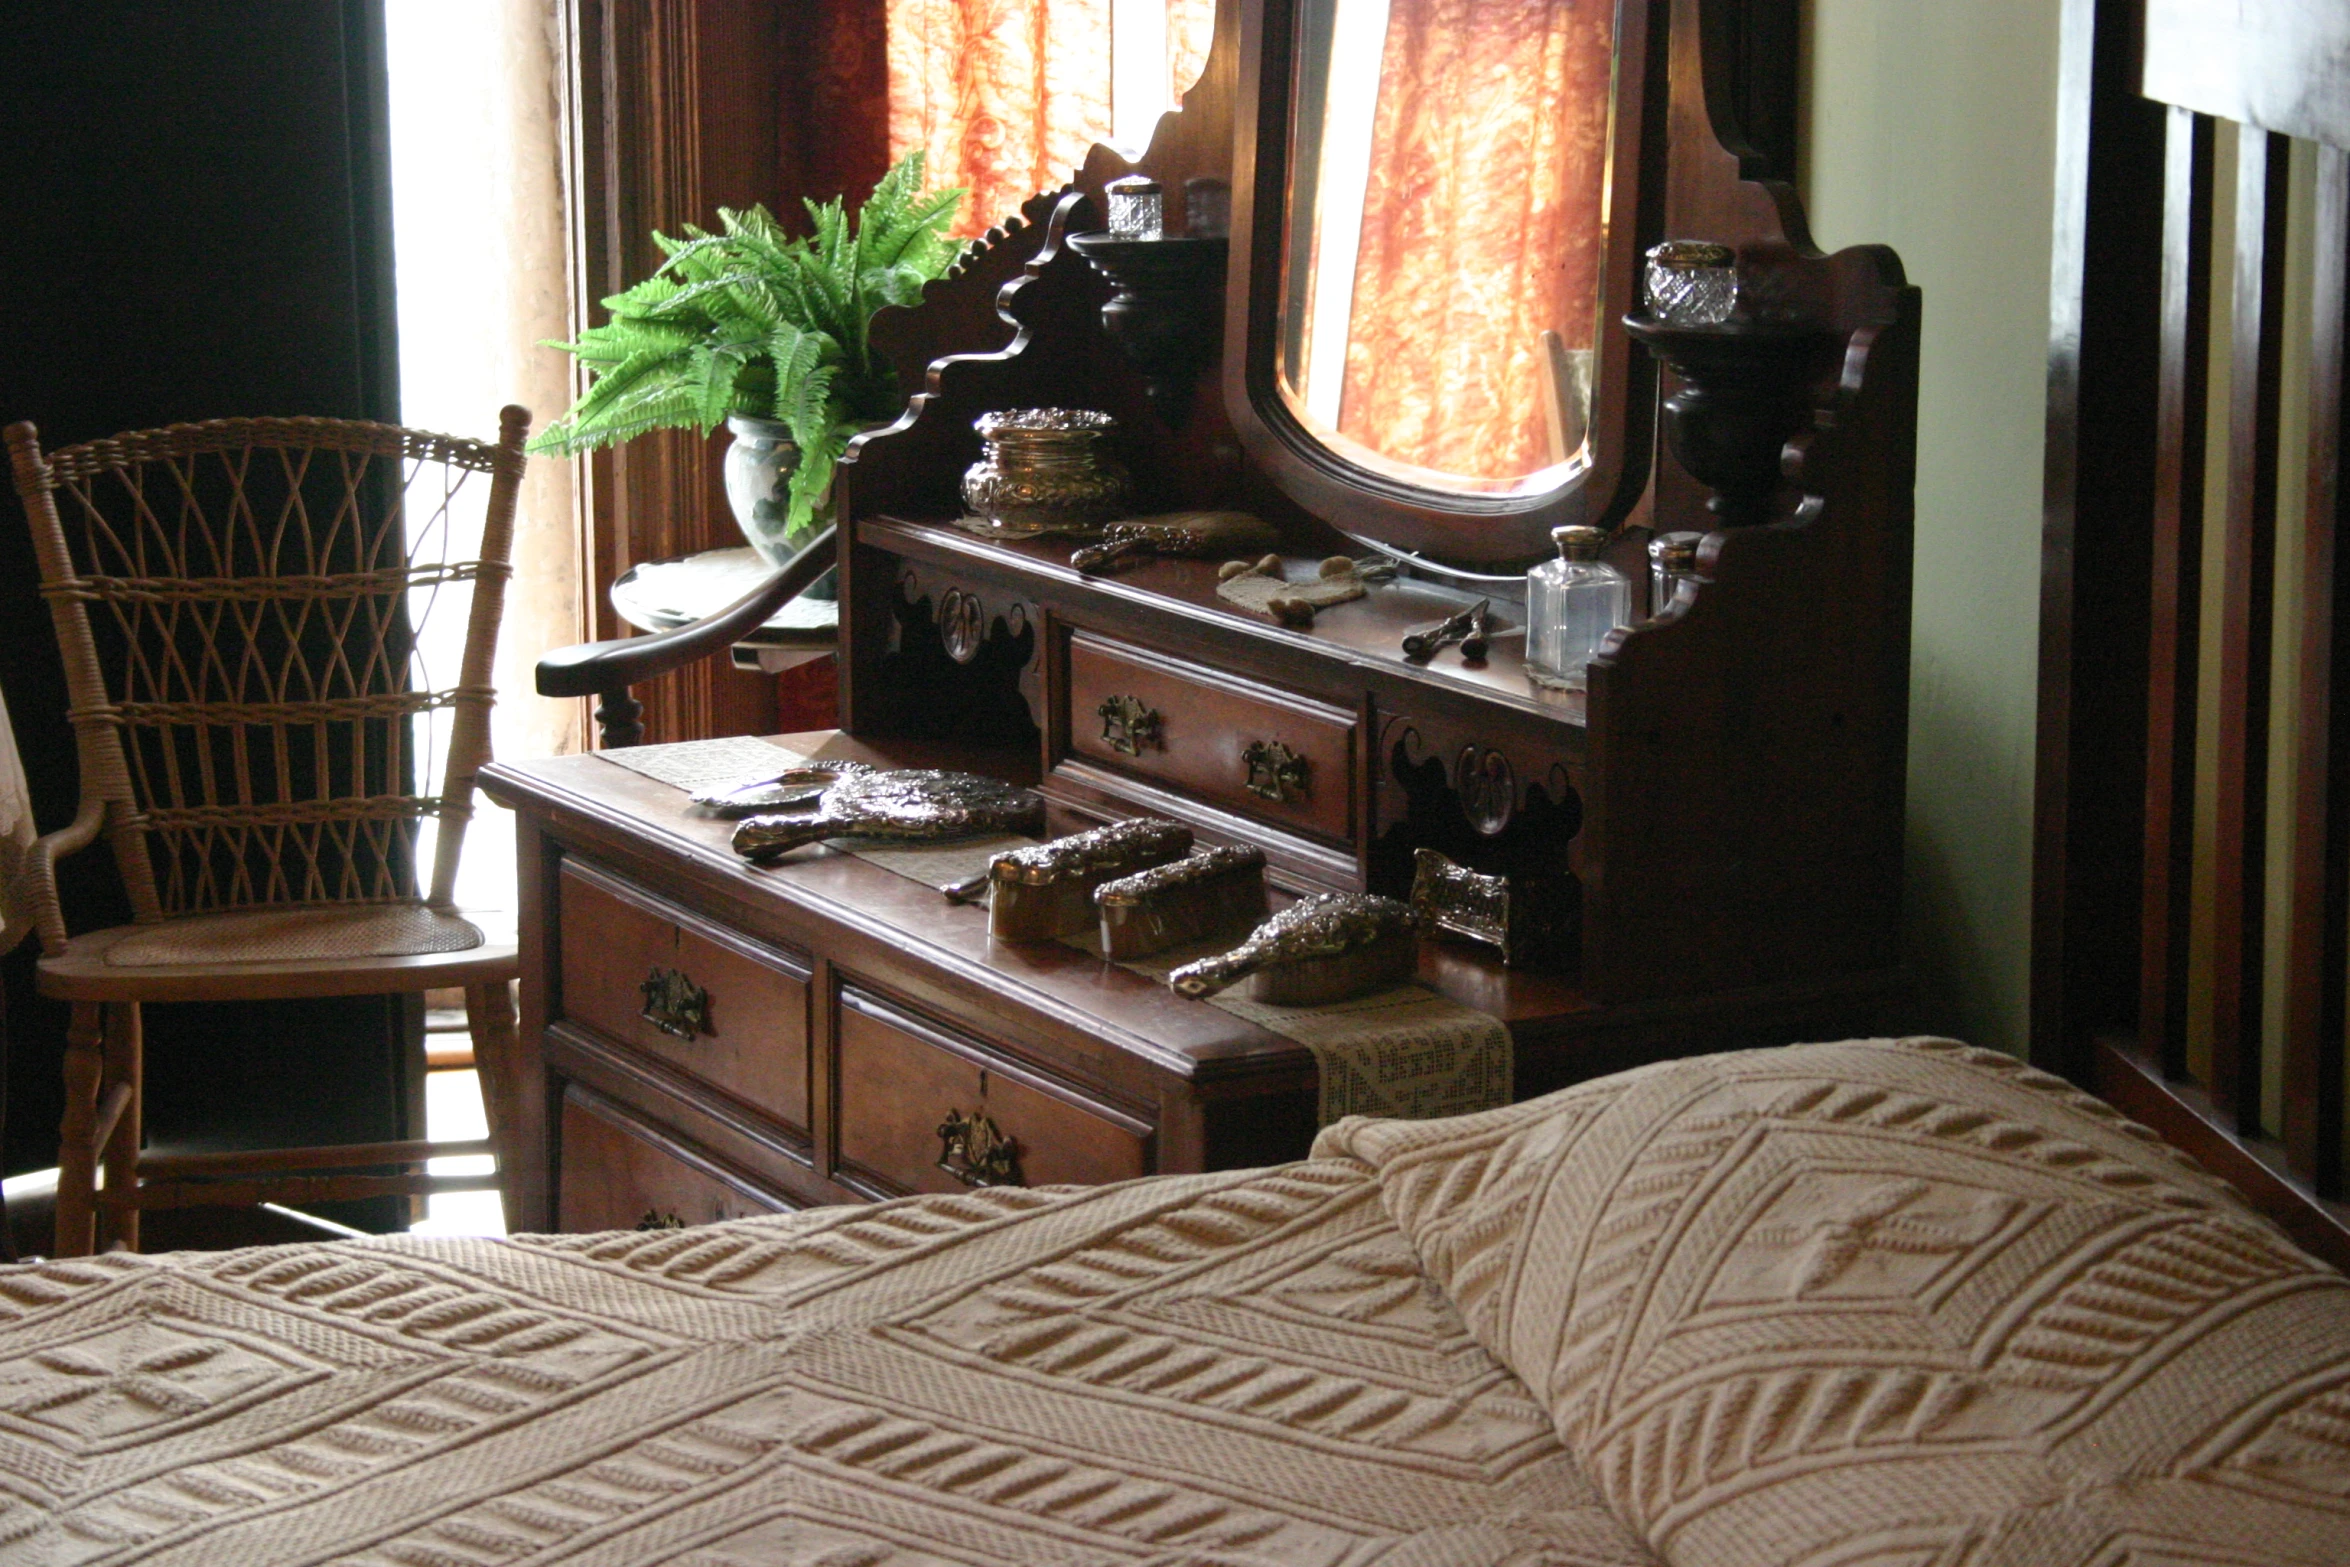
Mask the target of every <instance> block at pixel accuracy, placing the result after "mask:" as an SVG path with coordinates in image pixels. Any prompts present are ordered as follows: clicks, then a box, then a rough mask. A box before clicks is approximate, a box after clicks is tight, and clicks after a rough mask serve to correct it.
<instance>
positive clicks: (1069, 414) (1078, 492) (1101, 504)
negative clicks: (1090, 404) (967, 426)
mask: <svg viewBox="0 0 2350 1567" xmlns="http://www.w3.org/2000/svg"><path fill="white" fill-rule="evenodd" d="M972 428H974V429H976V430H977V431H978V432H979V438H980V439H981V440H982V441H984V442H985V443H986V455H984V456H983V457H981V458H980V460H979V461H978V462H976V463H974V464H972V465H971V466H970V467H969V468H967V469H965V470H964V472H963V501H964V504H965V505H967V506H969V507H970V508H971V513H972V515H973V516H974V517H976V518H978V519H980V521H981V522H982V523H984V524H985V531H987V532H991V533H997V534H1002V535H1005V536H1007V537H1019V538H1025V537H1028V536H1030V535H1033V534H1039V533H1068V534H1078V535H1082V536H1086V537H1090V536H1092V535H1094V534H1097V533H1099V532H1100V531H1101V529H1102V524H1104V523H1106V522H1108V521H1110V520H1111V519H1112V518H1114V517H1117V516H1120V515H1122V514H1123V513H1124V512H1125V511H1126V509H1127V498H1128V492H1129V490H1130V488H1131V481H1130V480H1129V478H1128V475H1127V472H1126V470H1125V468H1123V467H1122V466H1120V465H1119V464H1118V463H1117V462H1115V461H1114V460H1112V459H1111V458H1109V457H1107V456H1104V455H1103V454H1102V452H1101V450H1100V443H1101V441H1102V439H1103V438H1104V437H1105V436H1108V435H1110V434H1111V433H1112V432H1114V431H1115V430H1116V429H1117V428H1118V421H1117V420H1115V419H1113V418H1111V417H1110V416H1109V415H1108V414H1106V413H1100V412H1097V411H1095V410H1094V409H1091V408H1012V409H1007V410H1005V411H1003V412H1001V413H991V414H981V415H980V416H979V418H978V419H977V420H975V421H974V422H973V425H972Z"/></svg>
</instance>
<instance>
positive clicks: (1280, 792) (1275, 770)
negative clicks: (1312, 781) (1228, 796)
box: [1240, 740, 1310, 805]
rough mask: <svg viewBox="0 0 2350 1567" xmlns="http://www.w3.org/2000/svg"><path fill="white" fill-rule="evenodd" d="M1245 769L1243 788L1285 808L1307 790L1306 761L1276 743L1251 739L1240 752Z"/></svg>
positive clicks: (1299, 798) (1276, 741)
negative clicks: (1245, 779)
mask: <svg viewBox="0 0 2350 1567" xmlns="http://www.w3.org/2000/svg"><path fill="white" fill-rule="evenodd" d="M1240 765H1241V766H1243V767H1245V768H1247V769H1248V778H1247V781H1246V782H1245V784H1244V785H1243V787H1244V788H1246V789H1247V790H1248V792H1249V793H1251V794H1253V795H1255V796H1256V797H1257V798H1259V799H1261V800H1271V801H1273V802H1275V803H1276V804H1280V805H1287V804H1289V803H1290V802H1292V801H1295V800H1301V799H1303V798H1304V797H1305V793H1306V790H1307V789H1308V788H1309V787H1310V785H1309V783H1308V780H1307V766H1308V764H1307V762H1306V759H1305V758H1304V757H1302V756H1300V755H1298V754H1297V753H1296V752H1295V751H1292V750H1291V749H1290V748H1289V747H1288V746H1285V745H1283V744H1282V743H1281V742H1280V741H1278V740H1251V741H1250V742H1249V743H1248V744H1247V745H1246V746H1245V747H1243V748H1242V750H1241V753H1240Z"/></svg>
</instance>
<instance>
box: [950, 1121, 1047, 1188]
mask: <svg viewBox="0 0 2350 1567" xmlns="http://www.w3.org/2000/svg"><path fill="white" fill-rule="evenodd" d="M938 1167H939V1168H940V1169H942V1170H944V1171H946V1172H947V1174H949V1175H951V1176H953V1177H954V1178H955V1179H956V1180H958V1181H961V1182H962V1183H963V1184H964V1185H965V1186H1025V1185H1027V1184H1028V1183H1027V1182H1026V1181H1025V1180H1022V1179H1021V1177H1020V1145H1019V1143H1018V1142H1017V1141H1016V1140H1015V1139H1013V1138H1009V1137H1006V1136H1005V1135H1004V1134H1003V1129H1002V1128H1000V1127H998V1126H997V1125H996V1124H995V1121H994V1119H993V1118H992V1117H990V1116H989V1115H988V1113H987V1112H986V1111H985V1110H974V1111H972V1112H971V1113H970V1114H969V1115H965V1114H963V1112H962V1111H960V1110H949V1111H948V1112H947V1118H946V1119H945V1120H943V1121H941V1122H939V1123H938Z"/></svg>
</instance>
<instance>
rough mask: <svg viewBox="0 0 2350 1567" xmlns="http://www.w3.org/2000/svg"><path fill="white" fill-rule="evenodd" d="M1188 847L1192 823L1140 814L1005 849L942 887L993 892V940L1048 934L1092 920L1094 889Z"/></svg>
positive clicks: (961, 894) (955, 892)
mask: <svg viewBox="0 0 2350 1567" xmlns="http://www.w3.org/2000/svg"><path fill="white" fill-rule="evenodd" d="M1190 852H1191V829H1190V828H1188V827H1185V826H1183V825H1181V824H1180V823H1177V822H1165V821H1159V820H1157V819H1156V818H1154V817H1148V816H1139V817H1136V818H1135V819H1133V820H1132V821H1124V822H1112V823H1110V824H1109V825H1108V826H1107V827H1094V828H1089V829H1088V830H1086V831H1084V832H1078V833H1071V834H1069V836H1067V837H1066V838H1055V839H1054V840H1053V841H1052V842H1050V843H1040V844H1036V845H1034V846H1033V847H1030V848H1026V849H1007V850H1005V851H1004V852H1003V853H1002V854H999V855H997V856H996V857H995V861H994V863H993V864H991V865H989V866H988V868H987V869H986V871H984V872H983V873H981V874H980V875H977V876H974V877H972V878H971V879H970V880H969V881H964V882H957V883H955V884H954V885H953V886H950V887H941V888H940V889H939V891H940V892H943V893H945V894H946V896H947V898H948V900H949V901H950V902H954V903H969V902H972V901H974V900H976V899H977V898H978V897H980V895H981V894H983V893H990V892H992V895H991V896H990V897H989V900H988V906H987V933H988V934H989V935H991V936H993V937H995V938H996V939H997V940H998V941H1050V940H1052V939H1053V938H1054V937H1056V936H1061V935H1066V934H1067V933H1068V932H1070V931H1073V930H1082V929H1083V928H1084V927H1085V926H1087V925H1088V924H1091V923H1092V921H1093V889H1094V888H1096V887H1098V886H1100V885H1101V884H1102V883H1103V882H1106V881H1115V880H1116V879H1117V878H1119V877H1121V876H1127V875H1131V874H1133V873H1134V872H1136V871H1139V870H1142V869H1144V868H1146V867H1148V866H1152V865H1164V864H1165V863H1166V862H1167V861H1169V860H1179V859H1181V858H1183V856H1184V855H1186V854H1188V853H1190Z"/></svg>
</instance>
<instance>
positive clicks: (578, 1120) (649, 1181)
mask: <svg viewBox="0 0 2350 1567" xmlns="http://www.w3.org/2000/svg"><path fill="white" fill-rule="evenodd" d="M557 1135H558V1137H559V1139H560V1141H559V1143H558V1145H557V1146H558V1157H559V1158H560V1159H561V1160H562V1177H561V1179H560V1180H559V1181H558V1182H557V1183H556V1194H557V1195H556V1205H557V1206H556V1214H555V1224H556V1228H558V1229H559V1230H562V1231H564V1232H566V1233H569V1234H573V1235H584V1234H588V1233H591V1232H593V1231H597V1230H654V1229H672V1228H676V1227H677V1226H679V1225H689V1224H712V1223H715V1222H717V1221H718V1220H720V1219H747V1218H750V1217H752V1216H754V1215H756V1214H762V1213H776V1212H779V1211H782V1210H784V1209H788V1208H790V1207H791V1206H792V1205H791V1204H790V1203H788V1202H786V1201H785V1200H784V1199H782V1198H781V1197H778V1196H775V1195H773V1194H772V1193H769V1192H764V1191H761V1190H760V1189H759V1188H758V1187H756V1186H754V1185H752V1184H751V1183H750V1182H748V1181H745V1180H743V1179H741V1178H739V1177H737V1176H735V1175H733V1174H732V1173H731V1172H729V1171H727V1170H725V1169H723V1168H722V1167H720V1166H719V1165H718V1164H717V1163H716V1162H715V1161H714V1160H712V1159H710V1158H709V1157H708V1156H707V1155H705V1154H702V1153H701V1152H699V1151H698V1150H696V1149H694V1148H692V1147H690V1146H688V1145H686V1144H684V1143H681V1142H678V1141H677V1140H676V1139H674V1138H672V1137H670V1136H668V1135H667V1134H665V1133H663V1132H662V1131H661V1130H660V1129H659V1128H657V1127H655V1126H653V1125H652V1124H651V1123H649V1122H645V1121H640V1120H638V1119H637V1118H636V1117H635V1116H633V1115H631V1114H630V1113H629V1112H627V1111H626V1110H623V1109H621V1108H620V1107H619V1106H617V1105H615V1104H612V1103H611V1102H610V1101H608V1100H606V1099H604V1098H602V1097H601V1096H599V1095H596V1094H592V1093H590V1092H588V1091H587V1090H585V1089H583V1088H580V1087H578V1086H577V1085H576V1084H573V1085H567V1086H566V1087H565V1089H564V1093H563V1117H562V1125H561V1130H560V1132H559V1133H558V1134H557Z"/></svg>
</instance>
